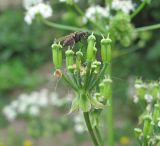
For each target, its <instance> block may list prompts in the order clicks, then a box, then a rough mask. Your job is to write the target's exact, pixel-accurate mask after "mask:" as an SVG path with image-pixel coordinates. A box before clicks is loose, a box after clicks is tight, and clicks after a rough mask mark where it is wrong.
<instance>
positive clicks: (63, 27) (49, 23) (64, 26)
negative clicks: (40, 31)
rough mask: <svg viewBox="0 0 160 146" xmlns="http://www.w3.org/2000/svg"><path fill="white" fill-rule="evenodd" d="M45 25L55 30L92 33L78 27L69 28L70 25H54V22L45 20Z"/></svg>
mask: <svg viewBox="0 0 160 146" xmlns="http://www.w3.org/2000/svg"><path fill="white" fill-rule="evenodd" d="M43 23H44V24H46V25H48V26H50V27H54V28H58V29H62V30H71V31H87V32H92V31H90V30H88V29H84V28H78V27H74V26H68V25H62V24H58V23H54V22H51V21H48V20H46V19H43Z"/></svg>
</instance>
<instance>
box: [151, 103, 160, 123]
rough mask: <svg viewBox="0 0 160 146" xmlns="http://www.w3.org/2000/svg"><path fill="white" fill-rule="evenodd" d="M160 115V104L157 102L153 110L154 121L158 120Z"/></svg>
mask: <svg viewBox="0 0 160 146" xmlns="http://www.w3.org/2000/svg"><path fill="white" fill-rule="evenodd" d="M159 116H160V105H159V104H155V105H154V111H153V121H154V122H157V119H158V118H159Z"/></svg>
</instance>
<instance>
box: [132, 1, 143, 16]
mask: <svg viewBox="0 0 160 146" xmlns="http://www.w3.org/2000/svg"><path fill="white" fill-rule="evenodd" d="M145 5H146V0H144V1H143V2H142V3H141V4H140V5H139V6H138V7H137V9H136V10H135V11H134V12H133V13H132V14H131V16H130V18H131V19H133V18H134V17H135V16H136V15H137V14H138V13H140V11H141V10H142V9H143V8H144V7H145Z"/></svg>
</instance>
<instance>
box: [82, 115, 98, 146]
mask: <svg viewBox="0 0 160 146" xmlns="http://www.w3.org/2000/svg"><path fill="white" fill-rule="evenodd" d="M83 115H84V119H85V122H86V126H87V128H88V131H89V133H90V136H91V138H92V141H93V143H94V145H95V146H99V144H98V141H97V138H96V136H95V134H94V131H93V129H92V125H91V122H90V119H89V113H88V112H84V113H83Z"/></svg>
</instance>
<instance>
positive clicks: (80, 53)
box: [76, 51, 83, 70]
mask: <svg viewBox="0 0 160 146" xmlns="http://www.w3.org/2000/svg"><path fill="white" fill-rule="evenodd" d="M82 57H83V53H82V52H81V51H78V52H76V68H77V70H79V69H80V67H81V60H82Z"/></svg>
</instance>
